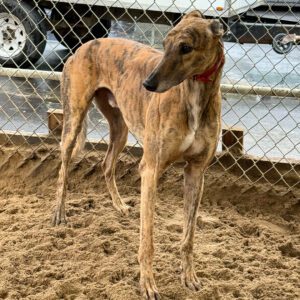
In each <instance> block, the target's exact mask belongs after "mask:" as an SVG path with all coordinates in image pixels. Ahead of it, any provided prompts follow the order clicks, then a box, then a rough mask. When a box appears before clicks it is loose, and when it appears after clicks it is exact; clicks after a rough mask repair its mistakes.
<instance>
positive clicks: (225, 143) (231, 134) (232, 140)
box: [222, 126, 244, 155]
mask: <svg viewBox="0 0 300 300" xmlns="http://www.w3.org/2000/svg"><path fill="white" fill-rule="evenodd" d="M222 151H227V152H230V153H231V154H233V155H242V154H243V153H244V130H243V128H241V127H236V126H233V127H225V128H222Z"/></svg>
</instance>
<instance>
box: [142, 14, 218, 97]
mask: <svg viewBox="0 0 300 300" xmlns="http://www.w3.org/2000/svg"><path fill="white" fill-rule="evenodd" d="M222 35H223V26H222V24H221V23H220V22H219V21H218V20H208V19H204V18H203V16H202V14H201V13H200V12H199V11H193V12H191V13H189V14H187V15H186V16H184V17H183V18H182V20H181V21H180V22H179V23H178V24H177V25H176V26H175V27H174V28H173V29H172V30H171V31H170V32H169V33H168V35H167V36H166V38H165V39H164V41H163V46H164V50H165V52H164V56H163V58H162V59H161V61H160V62H159V64H158V65H157V66H156V68H155V69H154V70H153V72H152V73H151V74H150V75H149V76H148V78H147V79H146V80H145V81H144V87H145V88H146V89H147V90H149V91H153V92H158V93H162V92H165V91H167V90H168V89H170V88H171V87H173V86H175V85H178V84H179V83H181V82H182V81H183V80H185V79H187V78H191V77H192V76H193V75H196V74H201V73H203V72H205V71H206V70H207V69H208V68H209V67H211V66H212V64H213V63H214V61H215V60H216V56H217V54H218V51H220V50H219V40H220V39H221V37H222Z"/></svg>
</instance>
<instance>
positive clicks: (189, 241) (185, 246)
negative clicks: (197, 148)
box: [181, 161, 205, 291]
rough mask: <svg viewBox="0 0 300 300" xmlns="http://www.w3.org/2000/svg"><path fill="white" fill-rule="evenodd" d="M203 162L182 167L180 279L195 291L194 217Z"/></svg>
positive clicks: (196, 287) (202, 182)
mask: <svg viewBox="0 0 300 300" xmlns="http://www.w3.org/2000/svg"><path fill="white" fill-rule="evenodd" d="M204 169H205V168H204V167H203V163H198V162H194V161H190V162H188V164H187V165H186V166H185V168H184V225H183V240H182V244H181V256H182V265H181V267H182V275H181V281H182V284H183V285H184V286H186V287H187V288H189V289H191V290H193V291H197V290H199V289H200V283H199V280H198V278H197V275H196V273H195V270H194V262H193V245H194V234H195V227H196V219H197V213H198V208H199V204H200V201H201V197H202V193H203V184H204V178H203V174H204Z"/></svg>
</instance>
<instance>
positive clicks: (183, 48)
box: [180, 44, 193, 54]
mask: <svg viewBox="0 0 300 300" xmlns="http://www.w3.org/2000/svg"><path fill="white" fill-rule="evenodd" d="M192 50H193V48H192V47H191V46H189V45H186V44H183V45H181V47H180V52H181V54H187V53H190V52H192Z"/></svg>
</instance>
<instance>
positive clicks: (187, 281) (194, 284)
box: [181, 269, 201, 292]
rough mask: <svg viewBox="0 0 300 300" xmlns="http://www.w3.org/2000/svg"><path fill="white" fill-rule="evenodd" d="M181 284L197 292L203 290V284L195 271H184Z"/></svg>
mask: <svg viewBox="0 0 300 300" xmlns="http://www.w3.org/2000/svg"><path fill="white" fill-rule="evenodd" d="M181 283H182V285H183V286H184V287H187V288H188V289H190V290H192V291H194V292H196V291H199V290H200V289H201V283H200V281H199V279H198V277H197V275H196V273H195V271H194V270H193V269H190V270H182V274H181Z"/></svg>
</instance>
